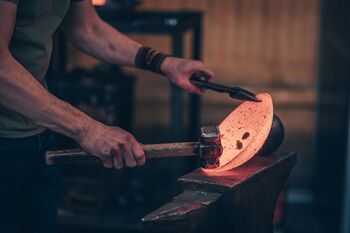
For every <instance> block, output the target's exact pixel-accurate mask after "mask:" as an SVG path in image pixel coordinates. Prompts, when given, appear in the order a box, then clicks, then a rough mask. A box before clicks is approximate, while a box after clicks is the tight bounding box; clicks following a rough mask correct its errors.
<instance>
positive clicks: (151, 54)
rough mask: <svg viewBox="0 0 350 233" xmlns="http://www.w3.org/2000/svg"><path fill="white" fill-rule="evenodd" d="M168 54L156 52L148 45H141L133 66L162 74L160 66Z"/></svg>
mask: <svg viewBox="0 0 350 233" xmlns="http://www.w3.org/2000/svg"><path fill="white" fill-rule="evenodd" d="M168 56H169V55H167V54H164V53H161V52H158V51H156V50H154V49H152V48H150V47H145V46H142V47H141V48H139V50H138V51H137V54H136V57H135V66H136V67H138V68H141V69H145V70H150V71H153V72H155V73H158V74H164V73H163V72H162V71H161V69H160V67H161V65H162V63H163V61H164V60H165V58H167V57H168Z"/></svg>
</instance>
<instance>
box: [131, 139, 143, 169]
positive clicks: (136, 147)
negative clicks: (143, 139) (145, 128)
mask: <svg viewBox="0 0 350 233" xmlns="http://www.w3.org/2000/svg"><path fill="white" fill-rule="evenodd" d="M131 149H132V152H133V154H134V156H135V159H136V162H137V165H139V166H142V165H144V164H145V162H146V157H145V152H144V151H143V148H142V146H141V144H140V143H138V142H135V143H134V144H132V146H131Z"/></svg>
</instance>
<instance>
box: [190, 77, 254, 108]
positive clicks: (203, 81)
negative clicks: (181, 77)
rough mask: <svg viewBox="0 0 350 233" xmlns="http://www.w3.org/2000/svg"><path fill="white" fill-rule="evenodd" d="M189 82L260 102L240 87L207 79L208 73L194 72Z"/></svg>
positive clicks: (237, 97)
mask: <svg viewBox="0 0 350 233" xmlns="http://www.w3.org/2000/svg"><path fill="white" fill-rule="evenodd" d="M190 80H191V82H192V83H193V84H194V85H196V86H197V87H199V88H205V89H209V90H213V91H217V92H221V93H228V94H229V95H230V96H231V97H232V98H233V99H238V100H248V101H254V102H260V101H261V100H260V99H258V98H257V97H256V96H255V94H254V93H252V92H250V91H248V90H245V89H243V88H240V87H229V86H225V85H221V84H217V83H212V82H209V81H208V74H206V73H204V72H200V71H199V72H195V73H193V74H192V76H191V78H190Z"/></svg>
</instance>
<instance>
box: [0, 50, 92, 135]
mask: <svg viewBox="0 0 350 233" xmlns="http://www.w3.org/2000/svg"><path fill="white" fill-rule="evenodd" d="M0 105H2V106H4V107H5V108H8V109H10V110H12V111H15V112H17V113H20V114H22V115H24V116H26V117H28V118H29V119H31V120H33V121H34V122H35V123H36V124H38V125H41V126H43V127H46V128H49V129H51V130H53V131H56V132H58V133H61V134H64V135H66V136H68V137H71V138H73V139H75V140H78V137H79V136H80V135H81V134H83V133H84V129H85V128H84V127H85V125H89V123H91V121H93V120H92V119H91V118H89V117H88V116H86V115H85V114H84V113H82V112H81V111H79V110H78V109H76V108H74V107H73V106H71V105H69V104H68V103H66V102H64V101H61V100H59V99H58V98H56V97H55V96H53V95H51V94H50V93H49V92H48V91H47V90H46V89H45V88H44V87H43V86H42V85H41V84H40V83H39V82H38V81H37V80H36V79H35V78H34V77H32V76H31V74H30V73H29V72H28V71H27V70H26V69H25V68H24V67H23V66H21V65H20V64H19V63H18V62H17V61H16V60H15V59H14V58H13V57H12V56H11V54H10V53H5V54H1V55H0Z"/></svg>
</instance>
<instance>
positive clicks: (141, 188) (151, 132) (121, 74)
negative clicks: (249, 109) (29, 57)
mask: <svg viewBox="0 0 350 233" xmlns="http://www.w3.org/2000/svg"><path fill="white" fill-rule="evenodd" d="M94 3H95V5H96V8H97V10H98V12H99V14H100V16H101V17H102V18H104V19H105V20H106V21H107V22H109V23H110V24H111V25H112V26H115V27H116V28H118V29H119V30H120V31H122V32H124V33H125V34H127V35H128V36H130V37H131V38H133V39H135V40H137V41H139V42H140V43H142V44H144V45H147V46H150V47H153V48H155V49H157V50H160V51H163V52H166V53H169V54H173V55H175V56H183V57H186V58H194V59H200V60H202V61H203V62H204V63H205V64H206V65H207V66H208V67H209V68H210V69H212V70H213V71H214V72H215V74H216V81H217V82H220V83H224V84H228V85H232V86H241V87H243V88H247V89H249V90H252V91H254V92H256V93H260V92H267V93H270V94H271V95H272V97H273V99H274V107H275V113H276V114H277V115H278V116H279V117H280V118H281V120H282V121H283V123H284V126H285V132H286V136H285V140H284V143H283V145H282V149H283V150H288V151H293V152H296V153H297V155H298V163H297V165H296V167H295V168H294V170H293V172H292V174H291V176H290V179H289V182H288V185H287V187H286V188H285V190H284V191H283V193H282V195H281V198H280V201H279V203H278V205H277V210H276V217H275V226H276V227H275V229H276V232H290V233H294V232H295V233H297V232H298V233H299V232H300V233H304V232H305V233H306V232H307V233H310V232H317V233H323V232H327V233H328V232H344V233H345V232H350V230H349V229H350V228H349V221H350V215H349V213H348V210H349V208H350V204H349V201H348V198H350V193H349V190H348V189H350V184H349V182H350V181H349V180H348V179H346V177H347V176H349V174H347V172H346V171H347V166H346V163H347V159H346V158H347V155H348V152H347V151H348V148H347V145H348V126H349V124H348V121H349V115H348V105H349V96H348V93H349V75H350V64H349V62H350V33H349V31H350V3H349V1H347V0H328V1H327V0H216V1H210V0H172V1H167V0H107V1H103V0H100V1H97V0H96V1H94ZM49 80H50V88H51V90H52V91H53V92H54V93H55V94H56V95H58V96H59V97H60V98H62V99H65V100H67V101H69V102H70V103H72V104H73V105H75V106H77V107H79V108H80V109H82V110H83V111H85V112H86V113H88V114H89V115H91V116H93V117H94V118H96V119H98V120H100V121H102V122H104V123H106V124H111V125H118V126H120V127H122V128H124V129H127V130H129V131H130V132H132V133H133V134H134V135H135V136H136V138H137V139H138V140H139V141H141V142H143V143H159V142H169V141H186V140H194V139H196V138H198V135H199V126H200V125H215V124H217V123H218V122H221V121H222V120H223V119H224V118H225V116H226V115H227V114H228V113H229V112H231V111H232V110H233V109H234V108H235V107H236V106H237V105H238V104H239V102H237V101H234V100H232V99H230V98H228V97H227V96H225V95H220V94H216V93H213V92H209V91H208V92H207V93H206V94H205V95H204V96H203V97H202V98H201V99H199V98H198V97H196V96H190V95H188V94H186V93H181V91H179V90H178V89H177V88H174V87H172V86H171V85H170V84H169V82H168V81H167V80H166V79H165V78H164V77H161V76H159V75H156V74H153V73H150V72H146V71H141V70H137V69H133V68H124V67H118V66H112V65H108V64H101V63H100V62H99V61H97V60H95V59H93V58H91V57H89V56H87V55H85V54H83V53H81V52H80V51H77V50H76V49H74V48H73V47H72V46H71V45H70V44H69V43H68V42H66V41H65V39H64V37H63V36H62V35H61V34H60V33H58V34H57V35H56V39H55V49H54V55H53V60H52V64H51V68H50V72H49ZM72 84H73V85H72ZM59 143H60V147H61V148H72V147H75V144H74V142H72V141H70V140H68V139H66V138H63V137H60V138H59ZM196 166H197V164H196V161H194V160H193V159H170V160H162V161H159V160H157V161H149V163H147V165H146V166H145V167H143V168H137V169H132V170H129V169H125V170H123V171H111V170H108V169H103V168H100V167H97V166H75V167H72V166H71V167H64V168H63V179H62V192H61V207H60V209H59V223H60V229H61V232H73V231H76V230H85V232H90V231H91V232H144V229H143V228H142V226H141V224H140V219H141V217H142V216H144V215H145V214H147V213H149V212H150V211H152V210H154V209H156V208H158V207H159V206H160V205H161V204H164V203H165V202H166V201H169V200H170V199H171V198H172V197H173V196H174V194H176V192H177V191H178V190H177V187H176V182H175V181H176V178H178V177H179V176H180V175H182V174H185V173H186V172H189V171H191V170H193V169H195V168H196Z"/></svg>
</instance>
